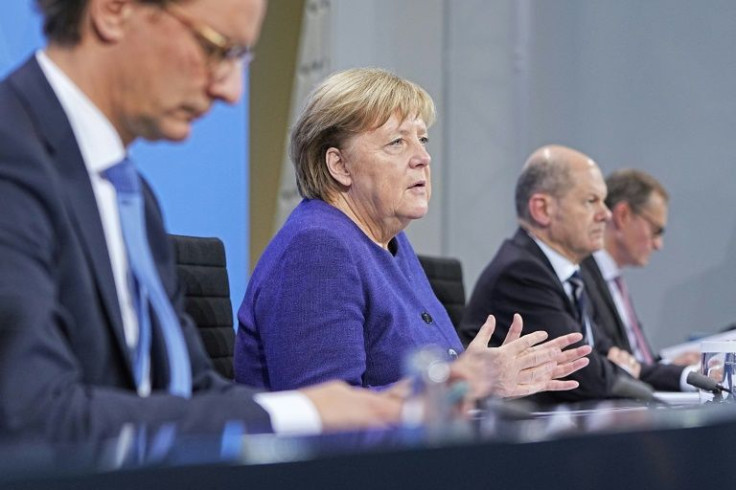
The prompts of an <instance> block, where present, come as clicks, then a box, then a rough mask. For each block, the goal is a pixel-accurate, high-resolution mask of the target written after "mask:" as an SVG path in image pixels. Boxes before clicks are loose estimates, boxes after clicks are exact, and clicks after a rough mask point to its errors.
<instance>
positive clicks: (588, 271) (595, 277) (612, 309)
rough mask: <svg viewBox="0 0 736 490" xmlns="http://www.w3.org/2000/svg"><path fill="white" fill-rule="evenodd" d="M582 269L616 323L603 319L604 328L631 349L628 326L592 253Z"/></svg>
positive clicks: (621, 343) (612, 336)
mask: <svg viewBox="0 0 736 490" xmlns="http://www.w3.org/2000/svg"><path fill="white" fill-rule="evenodd" d="M582 269H583V272H584V274H585V275H584V278H585V277H586V276H587V278H588V279H589V280H590V281H592V282H593V287H595V289H596V292H595V294H597V296H598V297H599V298H601V299H602V300H603V303H604V306H605V307H606V308H607V309H608V315H607V316H609V317H610V318H611V319H612V320H613V322H614V323H615V325H611V324H610V322H606V321H603V322H601V323H603V325H602V328H603V329H604V330H605V331H606V333H607V334H608V335H609V336H610V337H611V338H612V339H615V340H616V341H617V344H619V345H623V346H625V347H624V348H625V349H626V350H628V351H631V346H630V345H629V337H628V335H626V327H624V324H623V322H622V320H621V317H620V316H619V314H618V308H616V303H615V302H614V301H613V296H611V291H610V290H609V289H608V283H607V282H606V280H605V279H604V278H603V274H602V273H601V270H600V268H599V267H598V264H597V263H596V261H595V258H594V257H593V256H592V255H591V256H589V257H588V258H586V259H585V260H584V261H583V264H582ZM586 282H587V281H586ZM611 327H613V329H612V328H611Z"/></svg>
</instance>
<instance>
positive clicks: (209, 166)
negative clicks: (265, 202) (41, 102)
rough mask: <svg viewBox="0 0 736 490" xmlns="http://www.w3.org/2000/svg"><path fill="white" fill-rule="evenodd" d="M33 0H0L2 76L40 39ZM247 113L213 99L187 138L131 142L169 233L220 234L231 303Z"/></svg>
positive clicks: (239, 251)
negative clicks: (228, 277) (167, 141)
mask: <svg viewBox="0 0 736 490" xmlns="http://www.w3.org/2000/svg"><path fill="white" fill-rule="evenodd" d="M33 5H34V2H32V1H12V2H3V5H2V6H0V76H2V77H4V76H5V75H6V74H7V73H9V72H10V71H11V70H12V69H13V68H14V67H16V66H18V65H19V64H20V63H22V62H23V61H24V60H26V59H27V58H28V57H29V56H31V55H32V54H33V52H34V51H35V50H36V49H39V48H40V47H42V46H43V44H44V40H43V36H42V34H41V17H40V15H39V14H38V13H37V12H36V11H35V9H34V7H33ZM246 78H247V77H246ZM244 93H245V94H247V93H248V87H247V86H246V87H245V92H244ZM247 114H248V106H247V98H244V100H243V101H242V102H240V103H239V104H237V105H235V106H225V105H223V104H217V105H216V106H215V107H214V108H213V110H212V112H211V113H210V114H208V116H207V117H206V118H205V119H204V120H202V121H199V122H198V123H196V124H195V126H194V131H193V132H192V137H191V138H190V139H189V140H188V141H187V142H185V143H177V144H169V143H147V142H138V143H136V144H134V145H133V147H132V148H130V154H131V156H132V157H133V158H134V159H135V161H136V162H137V164H138V166H139V168H140V169H141V171H142V172H143V174H145V176H146V177H147V178H148V180H149V181H150V182H151V184H152V185H153V188H154V189H155V190H156V192H157V194H158V197H159V200H160V201H161V206H162V208H163V211H164V217H165V219H166V222H167V225H168V229H169V231H170V232H171V233H178V234H183V235H198V236H217V237H219V238H221V239H222V240H223V241H224V242H225V248H226V250H227V260H228V273H229V276H230V288H231V298H232V300H233V307H234V308H236V309H237V307H238V305H239V304H240V301H241V299H242V298H243V294H244V293H245V285H246V283H247V275H248V263H247V256H246V250H247V243H248V212H247V211H248V210H247V207H248V181H247V179H248V160H247V159H248V120H247ZM0 117H2V115H1V114H0Z"/></svg>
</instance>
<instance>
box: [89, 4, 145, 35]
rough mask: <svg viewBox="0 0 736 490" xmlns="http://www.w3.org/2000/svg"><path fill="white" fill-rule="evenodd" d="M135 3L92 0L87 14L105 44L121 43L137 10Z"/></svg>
mask: <svg viewBox="0 0 736 490" xmlns="http://www.w3.org/2000/svg"><path fill="white" fill-rule="evenodd" d="M133 3H134V2H133V1H132V0H90V2H89V7H88V9H89V11H88V13H87V18H88V20H89V23H90V27H91V28H92V30H93V31H94V32H95V33H96V34H97V36H99V38H100V39H102V40H103V41H105V42H111V43H112V42H117V41H119V40H120V39H122V37H123V35H124V34H125V26H126V23H127V22H128V21H129V19H130V17H131V15H132V13H133V9H134V8H135V6H134V5H133Z"/></svg>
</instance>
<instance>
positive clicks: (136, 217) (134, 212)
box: [103, 158, 192, 397]
mask: <svg viewBox="0 0 736 490" xmlns="http://www.w3.org/2000/svg"><path fill="white" fill-rule="evenodd" d="M103 176H104V177H105V178H106V179H107V180H109V181H110V183H111V184H112V185H113V187H115V191H116V194H117V201H118V212H119V213H120V226H121V228H122V231H123V240H124V242H125V249H126V251H127V255H128V267H129V268H130V272H131V273H132V279H133V280H132V281H131V283H132V284H131V293H132V295H133V298H134V305H135V309H136V315H137V317H138V326H139V336H138V345H137V346H136V349H135V351H134V353H133V354H134V355H133V364H134V366H133V372H134V376H135V378H136V380H135V381H136V383H137V384H138V386H140V385H141V383H142V382H143V380H144V378H143V376H146V374H147V373H148V371H149V369H148V366H149V365H150V345H151V318H150V314H149V312H150V311H151V309H152V311H153V313H154V314H155V315H156V318H157V319H158V325H159V328H160V330H161V337H162V338H163V340H164V343H165V345H166V353H167V357H168V361H169V374H170V375H169V387H168V390H169V392H170V393H171V394H173V395H178V396H181V397H189V396H190V395H191V393H192V372H191V364H190V362H189V354H188V351H187V346H186V343H185V341H184V336H183V335H182V331H181V325H180V324H179V320H178V318H177V316H176V313H175V312H174V309H173V307H172V306H171V302H170V301H169V298H168V296H167V295H166V291H165V290H164V287H163V285H162V284H161V279H160V277H159V275H158V272H157V271H156V266H155V264H154V261H153V257H152V256H151V249H150V248H149V246H148V237H147V235H146V226H145V215H144V210H143V196H142V194H141V185H140V179H139V177H138V173H137V172H136V169H135V166H134V165H133V163H132V162H131V161H130V160H128V159H127V158H126V159H124V160H123V161H122V162H120V163H118V164H117V165H114V166H113V167H110V168H109V169H107V170H106V171H104V172H103ZM149 305H150V306H151V308H149Z"/></svg>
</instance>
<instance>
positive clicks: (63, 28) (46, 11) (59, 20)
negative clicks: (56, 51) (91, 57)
mask: <svg viewBox="0 0 736 490" xmlns="http://www.w3.org/2000/svg"><path fill="white" fill-rule="evenodd" d="M138 1H140V2H141V3H152V4H159V5H163V4H165V3H168V2H169V1H171V0H138ZM87 7H89V0H36V8H37V9H38V11H39V12H40V13H41V15H43V33H44V35H46V38H47V39H48V40H49V41H50V42H53V43H56V44H62V45H67V46H73V45H75V44H77V43H79V41H81V39H82V33H81V29H80V28H81V25H82V18H83V17H84V12H85V11H86V10H87Z"/></svg>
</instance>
